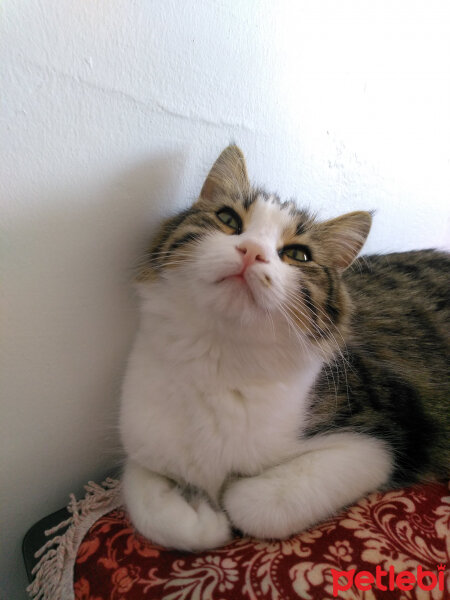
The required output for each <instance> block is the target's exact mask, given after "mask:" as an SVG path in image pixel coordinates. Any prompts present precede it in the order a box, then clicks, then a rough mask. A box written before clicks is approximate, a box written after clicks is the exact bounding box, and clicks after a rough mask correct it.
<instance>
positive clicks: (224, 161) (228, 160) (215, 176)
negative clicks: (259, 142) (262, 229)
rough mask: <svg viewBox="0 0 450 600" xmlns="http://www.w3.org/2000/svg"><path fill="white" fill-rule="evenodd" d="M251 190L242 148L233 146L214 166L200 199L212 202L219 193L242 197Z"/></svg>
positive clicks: (226, 149)
mask: <svg viewBox="0 0 450 600" xmlns="http://www.w3.org/2000/svg"><path fill="white" fill-rule="evenodd" d="M249 188H250V183H249V180H248V175H247V167H246V164H245V158H244V155H243V154H242V151H241V149H240V148H238V147H237V146H235V145H231V146H228V147H227V148H225V150H224V151H223V152H222V154H221V155H220V156H219V158H218V159H217V160H216V162H215V163H214V165H213V166H212V168H211V171H210V172H209V174H208V177H207V178H206V180H205V183H204V184H203V187H202V191H201V192H200V198H204V199H205V200H212V199H213V198H214V196H215V195H216V194H217V193H223V194H226V195H238V196H242V195H244V193H245V192H247V191H248V189H249Z"/></svg>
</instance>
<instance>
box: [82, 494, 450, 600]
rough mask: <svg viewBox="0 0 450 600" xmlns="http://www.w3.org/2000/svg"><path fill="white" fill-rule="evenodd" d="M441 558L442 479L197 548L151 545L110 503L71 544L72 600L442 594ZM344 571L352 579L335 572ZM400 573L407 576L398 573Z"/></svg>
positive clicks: (445, 538)
mask: <svg viewBox="0 0 450 600" xmlns="http://www.w3.org/2000/svg"><path fill="white" fill-rule="evenodd" d="M449 563H450V495H449V490H448V488H447V487H446V486H445V485H442V484H429V485H423V486H416V487H412V488H408V489H403V490H396V491H392V492H387V493H381V492H379V493H374V494H372V495H370V496H369V497H367V498H365V499H363V500H361V501H360V502H358V504H356V505H354V506H352V507H351V508H349V509H347V510H346V511H345V512H343V513H342V514H341V515H339V516H337V517H335V518H333V519H330V520H329V521H327V522H325V523H323V524H321V525H319V526H318V527H316V528H314V529H311V530H310V531H307V532H305V533H302V534H300V535H296V536H294V537H292V538H290V539H289V540H286V541H282V542H272V543H270V542H261V541H256V540H251V539H236V540H234V541H233V542H232V543H230V544H229V545H228V546H226V547H223V548H219V549H217V550H213V551H211V550H210V551H207V552H202V553H200V554H187V553H183V552H174V551H169V550H166V549H164V548H161V547H158V546H156V545H154V544H152V543H151V542H149V541H147V540H145V539H144V538H143V537H141V536H140V535H139V534H137V533H136V532H135V531H134V530H133V528H132V526H131V525H130V522H129V520H128V519H127V516H126V514H125V512H124V511H123V510H122V509H118V510H113V511H111V512H109V513H108V514H106V515H105V516H104V517H102V518H100V519H99V520H98V521H97V522H96V523H95V524H94V525H93V526H92V527H91V528H90V530H89V532H88V534H87V535H86V536H85V538H84V540H83V543H82V544H81V546H80V548H79V551H78V555H77V560H76V565H75V598H76V599H77V600H132V599H133V600H144V599H152V600H156V599H164V600H240V599H245V600H262V599H270V600H290V599H298V598H303V599H306V600H311V599H317V600H328V599H330V600H331V599H333V598H336V597H338V598H339V599H340V600H347V599H352V600H356V599H359V598H361V599H364V600H376V599H378V598H380V597H382V598H389V599H391V598H392V599H398V600H406V599H408V600H409V599H412V600H415V599H417V600H425V599H430V600H445V599H447V600H448V599H449V598H450V570H449V568H448V567H450V564H449ZM438 565H445V567H444V571H440V570H438ZM352 569H355V571H354V573H353V579H351V577H350V575H348V574H345V575H342V576H340V579H339V574H338V573H336V572H337V571H346V572H347V571H350V570H352ZM333 570H335V574H334V575H333ZM380 570H382V571H386V575H384V574H383V572H380ZM424 570H425V571H430V572H431V576H430V575H428V576H427V575H426V573H424V572H423V571H424ZM361 571H366V572H369V573H370V574H372V578H371V577H370V576H369V575H368V574H367V573H366V574H364V573H363V574H362V575H359V576H358V573H359V572H361ZM377 571H378V581H377V579H376V577H377ZM404 571H409V572H410V573H412V575H407V574H406V575H405V574H404V575H401V576H400V577H399V575H400V573H402V572H404ZM420 573H421V575H420ZM417 577H419V579H417ZM420 578H421V579H420ZM412 580H415V582H414V583H412ZM433 582H434V583H433ZM350 584H351V585H350ZM419 584H420V585H419ZM383 586H384V587H385V588H387V590H386V591H379V590H380V589H381V590H383ZM363 587H365V588H366V589H365V590H364V589H361V588H363ZM401 587H403V588H404V589H403V591H402V590H401V589H400V588H401ZM408 587H409V588H411V589H408ZM427 587H428V590H426V589H422V588H427ZM344 588H348V589H344ZM389 588H391V589H389ZM440 588H441V589H440ZM442 588H443V589H442Z"/></svg>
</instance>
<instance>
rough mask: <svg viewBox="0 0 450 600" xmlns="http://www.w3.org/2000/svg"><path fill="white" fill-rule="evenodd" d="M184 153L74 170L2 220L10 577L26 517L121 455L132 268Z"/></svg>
mask: <svg viewBox="0 0 450 600" xmlns="http://www.w3.org/2000/svg"><path fill="white" fill-rule="evenodd" d="M183 164H184V157H183V156H180V155H174V154H167V155H161V156H157V157H152V158H149V159H148V160H145V161H143V162H142V163H140V164H138V165H136V166H134V167H132V168H130V169H127V170H126V171H124V172H123V173H122V174H121V175H120V176H119V177H117V179H115V180H113V181H112V182H111V183H110V184H108V185H106V186H102V185H99V184H98V183H97V182H93V183H92V182H90V181H89V182H86V181H80V185H79V186H78V185H77V186H76V189H74V186H73V185H72V186H70V187H69V186H68V187H67V188H66V189H61V188H60V189H56V190H55V189H53V190H51V191H49V190H48V189H41V190H40V191H39V192H35V193H34V194H33V198H30V197H26V196H25V195H24V196H22V197H17V198H16V203H17V204H18V205H20V204H21V205H22V206H24V211H23V218H15V219H14V220H11V222H9V223H8V230H7V231H5V233H6V239H5V240H4V241H5V253H6V254H7V259H6V260H4V266H5V269H4V277H5V280H6V281H7V282H8V283H7V285H6V286H4V289H3V292H2V293H3V294H4V298H3V299H4V300H5V301H6V302H5V309H6V310H5V312H6V313H7V316H6V318H5V320H4V323H3V326H2V345H1V349H0V350H1V351H2V355H3V356H2V361H3V369H4V370H2V386H3V388H2V390H3V393H2V420H3V419H4V421H3V422H4V423H8V427H7V428H5V432H4V436H3V439H2V442H3V444H4V445H3V447H4V448H5V450H6V453H7V455H8V456H9V457H10V460H8V461H6V462H5V463H4V469H2V478H3V477H4V478H5V479H4V481H3V484H2V486H1V488H2V502H1V504H2V510H3V511H4V516H2V522H4V523H5V527H4V528H3V531H2V535H3V541H4V543H5V546H7V547H8V548H9V549H10V554H9V555H8V557H5V558H6V561H7V563H8V564H3V561H2V571H3V570H4V572H10V573H11V577H12V579H11V581H13V580H14V577H15V576H14V575H13V573H17V577H18V578H19V579H20V578H21V573H20V571H21V569H22V568H23V567H22V561H21V557H20V540H21V539H22V537H23V535H24V533H25V532H26V530H27V529H28V528H29V527H30V526H31V525H32V524H33V522H35V521H37V520H38V519H39V518H41V517H43V516H44V515H46V514H48V513H49V512H52V511H53V510H56V509H58V508H60V507H61V506H63V505H65V504H66V503H67V499H68V494H69V493H70V492H72V491H74V492H76V493H78V492H79V491H80V489H81V486H82V484H84V483H85V482H86V481H87V480H89V479H91V478H95V479H98V478H101V477H102V476H103V474H104V473H105V472H107V471H111V469H112V468H114V467H115V466H116V464H117V463H118V461H119V460H120V454H121V453H120V449H119V436H118V431H117V425H116V422H117V412H118V396H119V392H120V384H121V378H122V374H123V371H124V366H125V361H126V357H127V354H128V351H129V347H130V344H131V342H132V339H133V335H134V332H135V328H136V322H137V307H136V304H135V302H134V300H133V293H132V279H133V267H134V266H135V264H136V262H137V259H138V258H139V256H140V254H141V253H142V252H143V250H144V248H145V247H146V245H147V244H148V241H149V238H150V237H151V235H152V234H153V232H154V230H155V227H156V226H157V224H158V223H159V221H160V220H161V218H162V217H164V216H166V215H167V214H169V213H170V212H171V207H174V206H176V200H177V197H178V194H177V189H178V185H177V182H178V181H180V179H181V176H182V174H183ZM4 258H5V257H4ZM2 349H4V350H2ZM6 482H8V485H6ZM30 490H32V493H30Z"/></svg>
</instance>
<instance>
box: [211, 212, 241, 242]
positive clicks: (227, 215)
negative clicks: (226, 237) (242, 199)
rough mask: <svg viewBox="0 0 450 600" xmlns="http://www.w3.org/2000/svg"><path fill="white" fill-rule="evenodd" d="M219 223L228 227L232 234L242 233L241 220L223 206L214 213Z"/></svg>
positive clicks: (235, 213)
mask: <svg viewBox="0 0 450 600" xmlns="http://www.w3.org/2000/svg"><path fill="white" fill-rule="evenodd" d="M216 216H217V218H218V219H219V221H222V223H223V224H224V225H226V226H227V227H229V228H230V229H231V230H232V231H233V233H236V234H237V235H239V234H240V233H242V219H241V217H240V216H239V215H238V214H237V212H236V211H234V210H233V209H232V208H229V207H228V206H225V207H224V208H221V209H220V210H218V211H217V212H216Z"/></svg>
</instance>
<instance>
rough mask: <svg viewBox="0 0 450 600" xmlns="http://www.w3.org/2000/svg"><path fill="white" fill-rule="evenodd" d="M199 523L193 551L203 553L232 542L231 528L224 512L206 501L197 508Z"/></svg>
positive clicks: (197, 522) (196, 528) (196, 526)
mask: <svg viewBox="0 0 450 600" xmlns="http://www.w3.org/2000/svg"><path fill="white" fill-rule="evenodd" d="M195 512H196V514H197V521H196V523H195V530H196V531H195V533H194V535H193V543H192V550H194V551H196V552H201V551H202V550H210V549H212V548H219V547H220V546H224V545H225V544H226V543H227V542H229V541H231V538H232V535H231V528H230V524H229V522H228V519H227V516H226V514H225V513H224V512H218V511H216V510H214V509H213V508H212V507H211V506H210V505H209V503H208V502H207V501H206V500H201V501H200V502H199V503H198V504H197V505H196V507H195Z"/></svg>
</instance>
